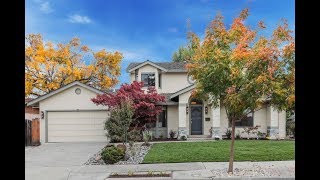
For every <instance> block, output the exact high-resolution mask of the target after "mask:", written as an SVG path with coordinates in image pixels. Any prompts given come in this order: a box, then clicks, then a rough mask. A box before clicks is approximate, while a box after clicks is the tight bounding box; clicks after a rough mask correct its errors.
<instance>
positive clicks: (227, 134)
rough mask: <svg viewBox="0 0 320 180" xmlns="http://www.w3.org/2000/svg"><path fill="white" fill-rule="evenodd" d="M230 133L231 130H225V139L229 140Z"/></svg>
mask: <svg viewBox="0 0 320 180" xmlns="http://www.w3.org/2000/svg"><path fill="white" fill-rule="evenodd" d="M231 133H232V131H231V129H227V130H226V136H227V139H231Z"/></svg>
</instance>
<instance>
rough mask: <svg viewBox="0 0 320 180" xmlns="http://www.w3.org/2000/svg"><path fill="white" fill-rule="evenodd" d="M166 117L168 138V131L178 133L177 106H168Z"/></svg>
mask: <svg viewBox="0 0 320 180" xmlns="http://www.w3.org/2000/svg"><path fill="white" fill-rule="evenodd" d="M167 110H168V112H167V113H168V114H167V115H168V116H167V118H168V119H167V128H168V131H167V132H168V133H167V134H168V137H170V134H169V133H170V131H171V130H173V131H175V132H176V134H177V133H178V127H179V121H178V119H179V117H178V113H179V111H178V106H168V109H167Z"/></svg>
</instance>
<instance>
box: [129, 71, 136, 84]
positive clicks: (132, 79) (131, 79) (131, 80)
mask: <svg viewBox="0 0 320 180" xmlns="http://www.w3.org/2000/svg"><path fill="white" fill-rule="evenodd" d="M134 76H135V75H134V72H133V73H130V82H131V83H132V82H133V81H134V80H135V77H134Z"/></svg>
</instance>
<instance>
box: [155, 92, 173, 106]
mask: <svg viewBox="0 0 320 180" xmlns="http://www.w3.org/2000/svg"><path fill="white" fill-rule="evenodd" d="M172 94H173V93H161V94H160V95H161V96H164V97H165V102H161V103H158V104H159V105H176V104H178V102H175V101H172V100H171V99H170V96H171V95H172Z"/></svg>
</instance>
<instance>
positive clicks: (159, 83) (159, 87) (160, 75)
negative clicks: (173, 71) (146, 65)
mask: <svg viewBox="0 0 320 180" xmlns="http://www.w3.org/2000/svg"><path fill="white" fill-rule="evenodd" d="M158 82H159V88H161V74H159V81H158Z"/></svg>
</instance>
